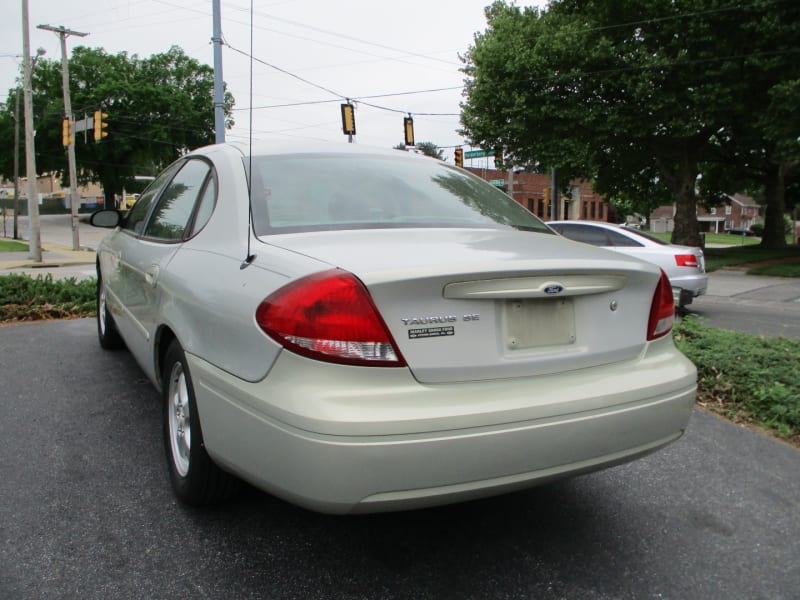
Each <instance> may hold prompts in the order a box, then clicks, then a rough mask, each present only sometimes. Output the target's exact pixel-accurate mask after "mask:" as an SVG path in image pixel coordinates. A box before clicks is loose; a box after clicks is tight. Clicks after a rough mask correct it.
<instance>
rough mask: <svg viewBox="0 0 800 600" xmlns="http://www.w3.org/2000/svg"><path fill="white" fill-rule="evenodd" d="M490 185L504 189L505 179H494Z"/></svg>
mask: <svg viewBox="0 0 800 600" xmlns="http://www.w3.org/2000/svg"><path fill="white" fill-rule="evenodd" d="M489 183H491V184H492V185H496V186H497V187H503V186H504V185H505V184H506V180H505V179H492V180H491V181H490V182H489Z"/></svg>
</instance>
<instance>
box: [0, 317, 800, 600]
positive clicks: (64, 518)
mask: <svg viewBox="0 0 800 600" xmlns="http://www.w3.org/2000/svg"><path fill="white" fill-rule="evenodd" d="M94 327H95V326H94V322H93V321H92V320H87V319H83V320H76V321H58V322H50V323H41V322H40V323H33V324H23V325H10V326H5V327H0V360H1V361H2V376H3V382H2V390H3V395H2V406H3V418H2V419H0V437H1V439H2V440H3V442H2V444H1V445H0V597H2V598H10V599H28V598H31V599H34V598H36V599H38V598H98V599H107V598H220V599H230V598H237V599H239V598H287V599H288V598H297V599H299V598H302V599H306V598H312V599H313V598H325V599H330V598H333V599H339V598H342V599H369V600H372V599H380V598H386V599H390V598H413V599H420V598H422V599H425V598H430V599H449V598H454V599H459V600H460V599H468V598H475V599H487V598H503V599H508V598H526V599H527V598H544V599H548V598H570V599H583V598H591V599H595V598H603V599H605V598H608V599H611V598H637V599H638V598H660V599H663V598H675V599H681V600H683V599H694V598H697V599H703V600H705V599H709V598H711V599H714V598H725V599H728V598H747V599H751V598H765V599H767V598H768V599H781V598H783V599H790V598H797V597H798V590H800V569H798V568H797V565H798V564H800V519H798V514H800V451H798V450H797V449H795V448H792V447H790V446H788V445H786V444H783V443H781V442H778V441H775V440H773V439H771V438H768V437H765V436H763V435H761V434H758V433H754V432H752V431H749V430H747V429H743V428H741V427H737V426H734V425H731V424H730V423H728V422H725V421H722V420H720V419H718V418H717V417H715V416H712V415H709V414H706V413H703V412H700V411H697V412H695V414H694V415H693V417H692V421H691V423H690V427H689V431H688V433H687V434H686V436H684V438H683V439H681V440H679V441H678V442H676V443H675V444H673V445H672V446H669V447H668V448H666V449H665V450H663V451H661V452H659V453H656V454H654V455H651V456H649V457H647V458H645V459H642V460H640V461H638V462H635V463H632V464H629V465H625V466H621V467H616V468H613V469H609V470H607V471H603V472H600V473H595V474H592V475H587V476H583V477H579V478H575V479H572V480H568V481H563V482H560V483H557V484H553V485H548V486H545V487H541V488H537V489H532V490H529V491H526V492H522V493H517V494H514V495H510V496H505V497H500V498H494V499H488V500H483V501H479V502H473V503H468V504H463V505H456V506H450V507H443V508H438V509H435V510H424V511H416V512H408V513H400V514H385V515H374V516H362V517H329V516H323V515H317V514H314V513H310V512H307V511H305V510H302V509H298V508H295V507H293V506H290V505H288V504H285V503H283V502H281V501H278V500H275V499H273V498H271V497H269V496H267V495H265V494H262V493H260V492H257V491H255V490H248V491H247V492H246V493H245V494H244V495H243V496H242V497H241V498H239V499H238V500H236V501H233V502H230V503H228V504H224V505H221V506H219V507H215V508H208V509H204V510H193V509H188V508H185V507H183V506H181V505H179V504H177V503H176V502H175V500H174V499H173V496H172V494H171V491H170V488H169V483H168V480H167V475H166V467H165V464H164V456H163V449H162V447H161V438H160V431H159V430H160V408H159V399H158V396H157V394H156V393H155V392H154V391H153V389H152V387H151V386H150V384H149V383H148V382H147V381H146V380H145V379H144V377H143V375H142V373H141V371H140V370H139V368H138V367H137V366H136V364H135V363H134V362H133V360H132V358H131V357H130V355H129V354H128V353H127V352H125V351H121V352H104V351H102V350H100V349H99V347H98V345H97V340H96V334H95V329H94Z"/></svg>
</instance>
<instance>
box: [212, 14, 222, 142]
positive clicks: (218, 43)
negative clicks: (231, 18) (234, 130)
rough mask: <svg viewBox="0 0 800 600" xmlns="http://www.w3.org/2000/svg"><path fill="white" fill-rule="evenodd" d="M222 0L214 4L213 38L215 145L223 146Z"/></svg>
mask: <svg viewBox="0 0 800 600" xmlns="http://www.w3.org/2000/svg"><path fill="white" fill-rule="evenodd" d="M219 5H220V0H213V2H212V9H211V14H212V19H213V21H214V24H213V36H214V37H212V38H211V41H212V42H214V143H216V144H222V143H223V142H224V141H225V111H224V108H225V101H224V94H223V83H222V17H221V15H220V8H219Z"/></svg>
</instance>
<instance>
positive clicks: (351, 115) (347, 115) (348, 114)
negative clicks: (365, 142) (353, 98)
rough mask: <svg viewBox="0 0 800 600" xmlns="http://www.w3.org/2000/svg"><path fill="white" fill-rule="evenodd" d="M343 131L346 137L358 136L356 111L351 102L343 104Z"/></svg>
mask: <svg viewBox="0 0 800 600" xmlns="http://www.w3.org/2000/svg"><path fill="white" fill-rule="evenodd" d="M342 131H343V132H344V134H345V135H355V134H356V110H355V107H353V105H352V104H350V103H349V102H348V103H347V104H342Z"/></svg>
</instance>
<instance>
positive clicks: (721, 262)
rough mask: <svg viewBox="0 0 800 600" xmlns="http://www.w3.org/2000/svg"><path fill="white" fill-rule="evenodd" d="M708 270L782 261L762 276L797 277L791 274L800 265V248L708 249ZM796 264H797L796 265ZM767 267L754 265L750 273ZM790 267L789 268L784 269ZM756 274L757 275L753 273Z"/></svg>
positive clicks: (750, 247)
mask: <svg viewBox="0 0 800 600" xmlns="http://www.w3.org/2000/svg"><path fill="white" fill-rule="evenodd" d="M704 253H705V256H706V270H707V271H716V270H717V269H721V268H722V267H730V266H737V265H745V264H747V265H749V264H752V263H759V262H768V261H769V262H774V261H781V262H780V263H778V264H773V265H769V266H772V267H774V268H773V269H771V270H770V272H768V273H767V272H759V273H758V274H760V275H767V274H770V275H777V276H781V277H797V275H793V274H791V273H793V272H796V264H800V247H798V246H788V247H786V248H776V249H771V248H761V247H759V246H735V247H732V248H706V249H705V250H704ZM795 263H796V264H795ZM763 266H767V265H760V266H759V265H752V267H751V270H749V271H748V273H751V272H753V270H755V269H761V268H762V267H763ZM782 267H788V268H782ZM753 274H756V273H753Z"/></svg>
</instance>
